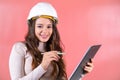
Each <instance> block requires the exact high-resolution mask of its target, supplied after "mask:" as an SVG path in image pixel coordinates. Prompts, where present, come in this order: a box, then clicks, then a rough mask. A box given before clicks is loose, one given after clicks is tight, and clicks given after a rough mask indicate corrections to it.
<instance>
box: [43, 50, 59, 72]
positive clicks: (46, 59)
mask: <svg viewBox="0 0 120 80" xmlns="http://www.w3.org/2000/svg"><path fill="white" fill-rule="evenodd" d="M59 58H60V57H59V56H58V54H57V51H49V52H45V53H43V59H42V62H41V66H42V67H43V69H44V70H47V68H48V66H49V65H50V63H51V62H52V61H58V60H59Z"/></svg>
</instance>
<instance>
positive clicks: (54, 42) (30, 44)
mask: <svg viewBox="0 0 120 80" xmlns="http://www.w3.org/2000/svg"><path fill="white" fill-rule="evenodd" d="M35 21H36V19H34V20H32V19H30V20H28V33H27V35H26V37H25V44H26V46H27V49H28V51H29V52H30V54H31V55H32V58H33V62H32V67H33V69H34V68H36V67H37V66H38V65H39V64H40V63H41V61H42V58H43V56H42V55H41V52H40V51H39V50H38V46H39V40H38V38H37V37H36V36H35ZM52 22H53V33H52V35H51V37H50V39H49V40H48V41H47V43H46V47H45V50H46V51H51V50H56V51H61V52H63V49H62V45H61V41H60V35H59V32H58V30H57V27H56V25H57V21H52ZM60 57H61V58H60V60H59V61H58V62H54V63H53V67H54V71H53V73H52V74H56V71H57V70H56V69H57V68H56V66H55V65H56V64H57V65H58V68H59V74H58V76H57V80H62V78H63V77H64V78H66V79H67V75H66V71H65V64H64V61H63V59H62V57H63V56H62V55H61V56H60Z"/></svg>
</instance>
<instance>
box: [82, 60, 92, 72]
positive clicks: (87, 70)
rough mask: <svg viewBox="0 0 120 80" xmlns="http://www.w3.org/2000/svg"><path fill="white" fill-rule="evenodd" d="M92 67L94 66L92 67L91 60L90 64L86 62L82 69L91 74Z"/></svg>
mask: <svg viewBox="0 0 120 80" xmlns="http://www.w3.org/2000/svg"><path fill="white" fill-rule="evenodd" d="M93 67H94V65H93V60H92V59H91V60H90V62H88V63H87V64H86V66H85V67H84V70H85V71H86V72H87V73H89V72H91V71H92V70H93Z"/></svg>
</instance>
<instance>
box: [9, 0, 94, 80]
mask: <svg viewBox="0 0 120 80" xmlns="http://www.w3.org/2000/svg"><path fill="white" fill-rule="evenodd" d="M57 22H58V16H57V13H56V10H55V9H54V7H53V6H52V5H51V4H49V3H45V2H41V3H38V4H36V5H35V6H34V7H33V8H32V9H31V11H30V14H29V15H28V33H27V35H26V37H25V41H21V42H17V43H15V44H14V46H13V48H12V51H11V54H10V60H9V68H10V76H11V79H12V80H18V79H20V80H67V74H66V70H65V63H64V60H63V55H62V54H61V55H59V54H57V53H59V52H61V53H63V51H64V50H63V49H62V47H61V46H62V44H61V39H60V35H59V32H58V30H57ZM92 68H93V64H92V62H88V64H86V66H85V68H84V70H85V71H87V72H90V71H91V70H92Z"/></svg>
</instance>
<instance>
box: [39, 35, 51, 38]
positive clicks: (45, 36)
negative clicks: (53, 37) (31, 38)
mask: <svg viewBox="0 0 120 80" xmlns="http://www.w3.org/2000/svg"><path fill="white" fill-rule="evenodd" d="M40 36H41V38H42V39H47V38H48V37H49V36H48V35H40Z"/></svg>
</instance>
